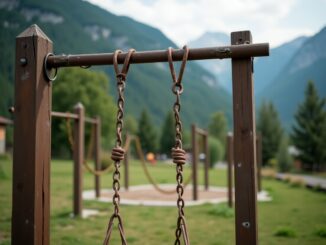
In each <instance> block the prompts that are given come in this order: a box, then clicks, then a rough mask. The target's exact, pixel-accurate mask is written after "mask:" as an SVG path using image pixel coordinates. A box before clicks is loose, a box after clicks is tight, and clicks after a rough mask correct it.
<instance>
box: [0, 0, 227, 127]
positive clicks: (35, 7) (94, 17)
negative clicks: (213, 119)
mask: <svg viewBox="0 0 326 245" xmlns="http://www.w3.org/2000/svg"><path fill="white" fill-rule="evenodd" d="M84 16H87V18H83V17H84ZM33 23H36V24H38V25H39V26H40V28H41V29H42V30H43V31H44V32H45V33H46V35H47V36H49V37H50V39H52V40H53V42H54V52H55V53H56V54H60V53H99V52H105V53H108V52H113V51H114V50H116V49H117V48H119V49H123V50H127V49H129V48H131V47H133V48H136V49H137V50H151V49H166V48H167V47H170V46H171V47H174V48H175V47H176V45H175V44H174V43H173V42H172V41H171V40H170V39H168V38H167V37H166V36H165V35H164V34H163V33H162V32H161V31H160V30H158V29H156V28H154V27H151V26H149V25H146V24H143V23H140V22H137V21H134V20H133V19H131V18H130V17H126V16H117V15H114V14H112V13H110V12H108V11H106V10H104V9H102V8H99V7H97V6H95V5H92V4H90V3H88V2H85V1H80V0H65V1H63V0H51V1H46V2H44V1H41V0H23V1H22V0H21V1H18V0H12V1H9V0H2V1H1V4H0V24H2V28H1V30H0V44H1V45H2V47H4V48H3V49H1V50H0V55H1V56H2V57H4V58H5V59H7V62H3V61H0V62H1V63H0V79H1V83H0V96H1V98H5V99H4V100H2V101H1V104H0V112H1V113H2V114H4V115H6V114H7V115H8V113H7V112H6V111H7V108H8V107H9V106H11V105H12V104H13V96H12V94H13V80H14V71H13V70H14V66H13V64H14V55H13V53H14V42H13V40H14V38H15V37H16V35H18V34H19V33H21V32H22V31H23V30H24V29H25V28H27V27H28V26H30V25H31V24H33ZM93 69H94V70H96V69H101V70H104V71H105V72H106V73H107V74H108V75H109V76H110V77H111V81H110V82H111V84H110V88H111V89H110V91H109V92H110V93H111V94H112V95H113V96H115V88H114V86H115V85H114V81H115V78H114V74H113V71H112V68H110V67H108V66H102V67H96V68H93ZM59 72H60V71H59ZM212 81H215V78H214V76H213V75H212V74H210V73H209V72H207V71H205V70H204V69H203V68H201V67H200V66H198V65H197V64H195V63H193V62H189V63H188V65H187V68H186V74H185V76H184V83H185V85H184V86H185V92H184V94H183V98H182V101H183V113H182V118H183V120H184V121H185V126H189V125H190V124H191V123H192V122H194V123H198V124H199V125H201V126H202V127H205V126H207V124H208V120H209V116H210V114H211V113H213V112H214V111H217V110H222V111H224V112H225V114H226V115H227V117H228V118H229V119H230V118H231V117H232V115H231V98H230V95H229V94H228V93H227V92H226V91H225V90H224V89H223V88H214V89H212V85H211V84H212ZM54 86H55V84H54ZM127 86H128V88H127V90H126V97H127V102H126V110H127V113H131V114H132V115H133V116H135V117H136V118H137V117H138V115H139V114H140V112H141V110H142V109H143V108H147V109H148V110H149V112H150V113H151V114H152V116H153V121H154V123H155V124H157V125H160V124H161V122H162V121H163V118H164V116H165V114H166V113H167V111H168V110H171V108H172V101H173V94H172V92H171V88H170V87H171V77H170V74H169V70H168V66H167V64H163V63H155V64H146V65H138V64H137V65H132V67H131V71H130V74H129V76H128V85H127ZM1 91H2V92H1ZM7 94H10V96H9V97H8V96H7ZM5 96H7V97H5ZM167 102H168V105H167ZM194 102H196V103H194ZM69 109H70V108H67V110H69ZM229 121H230V120H229Z"/></svg>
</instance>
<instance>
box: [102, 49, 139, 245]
mask: <svg viewBox="0 0 326 245" xmlns="http://www.w3.org/2000/svg"><path fill="white" fill-rule="evenodd" d="M121 52H122V51H121V50H117V51H115V52H114V56H113V64H114V70H115V73H116V78H117V88H118V100H117V106H118V112H117V122H116V137H117V139H116V145H115V147H114V148H113V149H112V155H111V159H112V160H113V161H114V167H115V169H114V172H113V187H112V188H113V191H114V194H113V197H112V202H113V205H114V212H113V214H112V216H111V218H110V220H109V224H108V229H107V232H106V237H105V239H104V242H103V244H104V245H107V244H109V242H110V237H111V233H112V229H113V222H114V219H118V228H119V233H120V237H121V243H122V245H127V240H126V238H125V233H124V228H123V224H122V218H121V216H120V210H119V204H120V194H119V190H120V170H119V169H120V163H121V161H122V160H123V159H124V154H125V150H124V149H123V148H122V129H123V115H124V103H125V100H124V90H125V86H126V77H127V73H128V69H129V64H130V63H129V62H130V58H131V55H132V53H133V52H135V50H134V49H130V50H129V52H128V54H127V56H126V58H125V61H124V64H123V67H122V70H121V71H120V70H119V66H118V54H120V53H121Z"/></svg>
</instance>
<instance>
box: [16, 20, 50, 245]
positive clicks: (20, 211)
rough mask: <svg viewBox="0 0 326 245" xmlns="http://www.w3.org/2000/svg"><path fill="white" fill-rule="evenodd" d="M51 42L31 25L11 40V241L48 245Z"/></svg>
mask: <svg viewBox="0 0 326 245" xmlns="http://www.w3.org/2000/svg"><path fill="white" fill-rule="evenodd" d="M49 52H52V41H51V40H50V39H49V38H48V37H47V36H46V35H45V34H44V33H43V32H42V30H41V29H40V28H39V27H38V26H37V25H32V26H31V27H29V28H28V29H26V30H25V31H24V32H22V33H21V34H20V35H19V36H17V38H16V60H15V67H16V68H15V69H16V71H15V72H16V75H15V107H14V108H15V130H14V153H13V187H12V188H13V198H12V205H13V206H12V228H11V242H12V244H13V245H19V244H34V245H41V244H42V245H47V244H49V220H50V161H51V99H52V98H51V93H52V89H51V83H49V82H48V81H47V80H46V78H45V76H44V71H43V61H44V58H45V56H46V54H47V53H49Z"/></svg>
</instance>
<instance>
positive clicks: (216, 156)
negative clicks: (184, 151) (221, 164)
mask: <svg viewBox="0 0 326 245" xmlns="http://www.w3.org/2000/svg"><path fill="white" fill-rule="evenodd" d="M208 145H209V154H210V164H211V166H213V165H214V163H216V162H217V161H221V160H222V159H223V157H224V147H223V145H222V143H221V142H220V141H219V140H218V139H216V138H213V137H209V138H208Z"/></svg>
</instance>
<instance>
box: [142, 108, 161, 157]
mask: <svg viewBox="0 0 326 245" xmlns="http://www.w3.org/2000/svg"><path fill="white" fill-rule="evenodd" d="M137 136H138V137H139V139H140V141H141V145H142V148H143V151H144V152H145V153H147V152H156V149H157V147H156V146H157V144H156V142H157V136H156V132H155V129H154V127H153V125H152V122H151V120H150V117H149V114H148V112H147V111H146V110H145V109H144V110H143V111H142V113H141V116H140V119H139V122H138V132H137Z"/></svg>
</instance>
